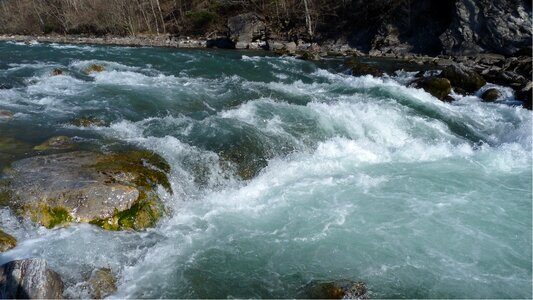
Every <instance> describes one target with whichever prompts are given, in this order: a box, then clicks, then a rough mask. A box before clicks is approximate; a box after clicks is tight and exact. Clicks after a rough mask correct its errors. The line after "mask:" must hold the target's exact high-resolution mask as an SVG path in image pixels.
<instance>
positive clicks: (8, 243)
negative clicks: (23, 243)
mask: <svg viewBox="0 0 533 300" xmlns="http://www.w3.org/2000/svg"><path fill="white" fill-rule="evenodd" d="M15 246H17V240H16V239H15V238H14V237H12V236H11V235H9V234H7V233H5V232H4V231H2V230H1V229H0V252H5V251H7V250H9V249H12V248H15Z"/></svg>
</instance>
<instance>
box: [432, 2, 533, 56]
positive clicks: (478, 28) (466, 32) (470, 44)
mask: <svg viewBox="0 0 533 300" xmlns="http://www.w3.org/2000/svg"><path fill="white" fill-rule="evenodd" d="M440 40H441V42H442V45H443V48H444V50H445V51H446V52H447V53H449V54H458V53H462V54H465V53H477V52H479V51H483V50H487V51H494V52H497V53H502V54H506V55H512V54H514V53H516V52H517V51H519V50H521V49H522V48H529V49H531V1H529V0H527V1H526V0H459V1H457V2H456V3H455V9H454V12H453V15H452V22H451V24H450V27H449V28H448V29H447V30H446V31H445V32H444V33H443V34H442V35H441V36H440Z"/></svg>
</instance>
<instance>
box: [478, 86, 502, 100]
mask: <svg viewBox="0 0 533 300" xmlns="http://www.w3.org/2000/svg"><path fill="white" fill-rule="evenodd" d="M500 97H501V93H500V91H498V89H495V88H491V89H488V90H486V91H485V92H483V94H482V95H481V99H483V102H494V101H496V100H498V98H500Z"/></svg>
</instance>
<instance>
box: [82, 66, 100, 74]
mask: <svg viewBox="0 0 533 300" xmlns="http://www.w3.org/2000/svg"><path fill="white" fill-rule="evenodd" d="M84 71H85V73H87V74H91V73H100V72H103V71H105V67H104V66H102V65H99V64H92V65H90V66H88V67H87V68H85V70H84Z"/></svg>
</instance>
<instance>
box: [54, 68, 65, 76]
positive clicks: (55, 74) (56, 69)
mask: <svg viewBox="0 0 533 300" xmlns="http://www.w3.org/2000/svg"><path fill="white" fill-rule="evenodd" d="M59 75H63V70H61V69H58V68H55V69H53V70H52V76H59Z"/></svg>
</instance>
